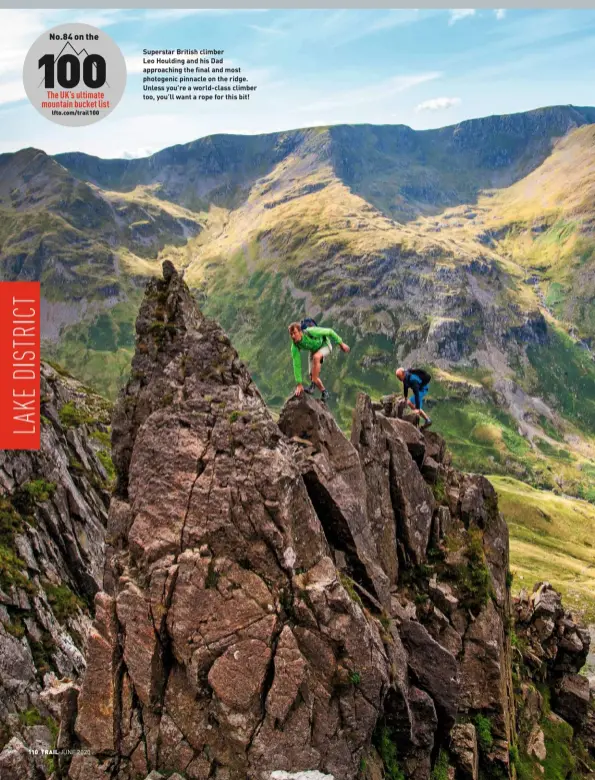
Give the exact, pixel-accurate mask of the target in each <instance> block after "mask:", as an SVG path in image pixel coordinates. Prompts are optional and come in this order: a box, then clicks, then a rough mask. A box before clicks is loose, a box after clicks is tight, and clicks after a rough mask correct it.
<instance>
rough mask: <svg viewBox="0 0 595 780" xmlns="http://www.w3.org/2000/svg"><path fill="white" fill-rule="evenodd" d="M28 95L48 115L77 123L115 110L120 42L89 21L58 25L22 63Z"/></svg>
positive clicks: (122, 69)
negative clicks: (87, 22)
mask: <svg viewBox="0 0 595 780" xmlns="http://www.w3.org/2000/svg"><path fill="white" fill-rule="evenodd" d="M23 84H24V86H25V92H26V93H27V97H28V98H29V100H30V101H31V103H33V105H34V106H35V108H36V109H37V110H38V111H39V113H40V114H42V115H43V116H44V117H46V119H49V120H50V121H52V122H56V123H57V124H59V125H68V126H69V127H81V126H83V125H92V124H93V123H94V122H99V120H100V119H103V118H104V117H106V116H107V115H108V114H111V112H112V111H113V110H114V108H115V107H116V106H117V105H118V103H119V102H120V99H121V97H122V95H123V94H124V87H125V86H126V61H125V59H124V55H123V54H122V52H121V51H120V49H119V47H118V45H117V44H116V43H115V42H114V41H113V39H112V38H110V36H109V35H106V33H104V32H103V30H99V29H97V27H92V26H91V25H90V24H61V25H58V26H57V27H52V29H51V30H47V32H44V33H43V34H42V35H40V36H39V38H38V39H37V40H36V41H35V43H34V44H33V45H32V46H31V48H30V49H29V51H28V53H27V56H26V58H25V64H24V66H23Z"/></svg>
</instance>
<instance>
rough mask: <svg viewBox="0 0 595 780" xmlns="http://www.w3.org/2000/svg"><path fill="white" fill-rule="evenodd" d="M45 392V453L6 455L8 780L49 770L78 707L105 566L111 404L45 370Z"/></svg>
mask: <svg viewBox="0 0 595 780" xmlns="http://www.w3.org/2000/svg"><path fill="white" fill-rule="evenodd" d="M41 393H42V397H41V414H42V417H41V420H42V428H41V446H40V449H39V451H36V452H33V451H0V776H1V777H2V778H3V780H23V778H33V779H34V780H38V778H41V777H44V776H45V774H49V772H50V770H51V762H48V761H47V760H46V758H47V757H46V756H44V755H42V753H41V751H43V750H49V749H50V748H53V747H56V744H57V740H59V735H58V728H59V726H60V723H61V721H62V715H63V714H66V713H67V711H68V710H69V707H70V708H71V709H72V696H73V694H74V695H76V686H75V685H74V684H73V683H72V682H68V681H69V680H72V679H74V678H76V677H78V676H79V675H80V674H81V673H82V672H83V670H84V668H85V654H86V644H87V643H86V636H87V632H88V629H89V627H90V607H91V605H92V603H93V598H94V596H95V594H96V593H97V591H98V590H99V588H100V587H101V580H102V576H101V575H102V567H103V560H104V549H103V548H104V535H105V524H106V520H107V507H108V504H109V483H110V468H111V460H110V456H109V448H110V444H109V433H108V430H109V429H108V424H109V415H110V407H109V404H106V402H104V401H103V399H101V398H99V397H97V396H95V395H94V394H93V393H91V392H90V391H89V390H88V389H87V388H85V387H84V386H82V385H81V384H80V383H79V382H76V381H75V380H74V379H72V378H71V377H69V376H67V375H65V374H64V373H62V372H61V371H58V370H56V369H54V368H52V366H50V365H49V364H47V363H42V366H41ZM60 679H62V680H64V682H59V680H60ZM67 721H68V718H66V720H65V721H64V724H65V729H64V730H63V733H62V737H63V738H65V735H66V731H67V728H66V723H67ZM58 744H59V742H58ZM32 749H33V750H37V751H38V754H37V755H36V754H35V753H32V752H31V750H32Z"/></svg>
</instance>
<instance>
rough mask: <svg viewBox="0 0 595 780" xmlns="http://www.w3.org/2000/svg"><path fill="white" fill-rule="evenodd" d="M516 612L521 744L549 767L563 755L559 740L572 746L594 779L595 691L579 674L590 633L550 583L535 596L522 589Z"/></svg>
mask: <svg viewBox="0 0 595 780" xmlns="http://www.w3.org/2000/svg"><path fill="white" fill-rule="evenodd" d="M513 611H514V619H515V633H514V650H515V657H514V673H515V680H516V682H517V692H516V699H517V710H518V711H519V732H518V745H519V747H520V749H521V750H522V751H524V753H525V754H526V756H528V757H529V759H530V760H531V761H532V762H533V763H534V764H535V765H538V766H541V767H543V766H544V762H546V760H548V756H550V754H554V753H559V751H560V745H559V744H557V742H561V743H563V744H564V743H566V745H567V749H568V750H570V751H572V753H573V754H576V755H577V756H578V761H577V762H575V766H576V770H577V771H578V772H579V774H585V773H586V774H587V775H588V776H592V774H593V771H594V769H595V761H594V759H595V730H594V729H593V724H594V723H595V718H594V716H593V713H595V692H594V691H592V690H591V691H590V690H589V679H588V678H587V677H585V676H583V675H582V674H579V672H580V671H581V669H582V668H583V666H584V664H585V660H586V658H587V655H588V652H589V645H590V634H589V631H588V630H587V629H585V628H584V627H583V626H582V625H581V624H580V622H579V621H577V620H575V618H574V617H573V615H572V613H571V612H569V611H567V610H565V609H564V606H563V604H562V598H561V596H560V594H559V593H558V592H557V591H556V590H555V589H554V588H553V587H552V585H551V584H550V583H549V582H541V583H538V584H536V585H535V587H534V589H533V592H532V593H531V594H529V593H528V592H527V591H526V590H522V591H521V593H520V594H519V596H518V597H517V598H515V599H514V610H513ZM552 731H553V732H554V739H552V734H551V732H552ZM548 732H549V739H548ZM540 771H541V770H540ZM589 773H590V774H589Z"/></svg>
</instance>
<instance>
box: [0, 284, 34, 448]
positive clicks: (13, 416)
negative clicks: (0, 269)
mask: <svg viewBox="0 0 595 780" xmlns="http://www.w3.org/2000/svg"><path fill="white" fill-rule="evenodd" d="M39 324H40V314H39V282H0V450H38V449H39V425H40V420H39V404H40V399H39V387H40V382H39V341H40V334H39V329H40V328H39Z"/></svg>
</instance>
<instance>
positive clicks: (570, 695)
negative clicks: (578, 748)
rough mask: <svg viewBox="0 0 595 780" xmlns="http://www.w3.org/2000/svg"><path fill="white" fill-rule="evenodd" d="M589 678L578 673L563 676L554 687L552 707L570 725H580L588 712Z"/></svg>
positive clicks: (584, 720)
mask: <svg viewBox="0 0 595 780" xmlns="http://www.w3.org/2000/svg"><path fill="white" fill-rule="evenodd" d="M589 704H590V691H589V680H588V679H587V678H586V677H583V676H582V675H580V674H569V675H566V676H564V677H563V678H562V679H561V680H560V682H559V683H558V684H557V686H556V688H555V695H554V699H553V701H552V709H553V710H554V712H555V713H557V714H558V715H559V716H560V717H561V718H563V719H564V720H565V721H567V722H568V723H570V724H571V725H572V726H577V727H580V726H582V725H583V724H584V723H585V722H586V720H587V716H588V714H589Z"/></svg>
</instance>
